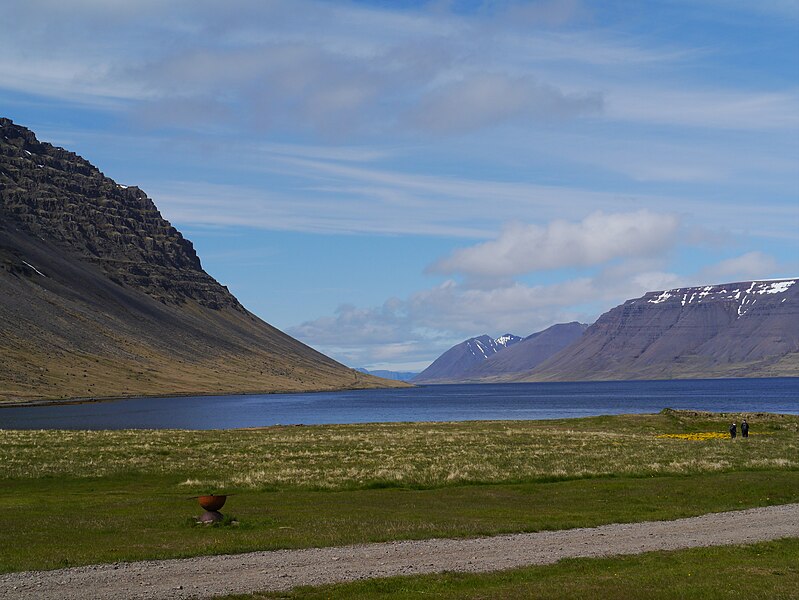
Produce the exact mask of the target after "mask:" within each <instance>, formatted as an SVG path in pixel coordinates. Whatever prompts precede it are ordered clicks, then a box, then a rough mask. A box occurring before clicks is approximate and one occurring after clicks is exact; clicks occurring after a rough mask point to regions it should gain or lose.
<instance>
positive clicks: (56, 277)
mask: <svg viewBox="0 0 799 600" xmlns="http://www.w3.org/2000/svg"><path fill="white" fill-rule="evenodd" d="M383 385H390V384H389V382H386V381H383V380H380V379H377V378H374V377H371V376H369V375H364V374H360V373H357V372H355V371H353V370H351V369H348V368H346V367H344V366H343V365H341V364H339V363H337V362H335V361H333V360H332V359H330V358H328V357H326V356H324V355H322V354H320V353H318V352H316V351H315V350H313V349H311V348H309V347H308V346H305V345H304V344H302V343H300V342H298V341H297V340H295V339H293V338H291V337H289V336H287V335H285V334H284V333H282V332H280V331H278V330H277V329H275V328H274V327H272V326H270V325H268V324H267V323H265V322H263V321H261V320H260V319H258V318H257V317H255V316H254V315H252V314H251V313H249V312H248V311H247V310H246V309H245V308H244V307H242V306H241V304H240V303H239V302H238V301H237V300H236V298H235V297H233V295H232V294H231V293H230V292H229V291H228V290H227V289H226V288H225V287H223V286H221V285H220V284H219V283H217V282H216V281H215V280H214V279H213V278H212V277H211V276H210V275H208V274H207V273H206V272H205V271H203V269H202V267H201V265H200V260H199V258H198V257H197V254H196V253H195V251H194V248H193V246H192V244H191V242H189V241H188V240H186V239H185V238H183V236H182V235H181V234H180V232H178V231H177V230H176V229H175V228H174V227H172V226H171V225H170V224H169V223H168V222H167V221H166V220H164V219H163V218H162V217H161V215H160V213H159V212H158V209H157V208H156V207H155V205H154V204H153V202H152V201H151V200H150V199H149V198H148V197H147V196H146V195H145V194H144V192H142V191H141V190H139V189H138V188H133V187H131V188H126V187H124V186H120V185H117V184H116V183H115V182H114V181H113V180H111V179H109V178H107V177H105V176H104V175H103V174H102V173H101V172H100V171H98V170H97V169H96V168H95V167H94V166H92V165H91V164H90V163H88V162H87V161H85V160H84V159H82V158H81V157H79V156H77V155H76V154H73V153H72V152H68V151H66V150H63V149H61V148H55V147H53V146H51V145H50V144H47V143H41V142H39V141H38V140H37V139H36V137H35V136H34V134H33V133H32V132H31V131H29V130H27V129H25V128H23V127H20V126H17V125H15V124H13V123H12V122H11V121H10V120H8V119H0V401H4V400H6V401H7V400H35V399H51V398H73V397H106V396H129V395H161V394H192V393H234V392H256V391H278V390H285V391H299V390H317V389H338V388H345V387H373V386H383Z"/></svg>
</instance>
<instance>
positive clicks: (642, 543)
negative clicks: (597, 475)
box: [0, 504, 799, 600]
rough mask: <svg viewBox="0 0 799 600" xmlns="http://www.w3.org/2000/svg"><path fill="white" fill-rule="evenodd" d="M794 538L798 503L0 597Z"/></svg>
mask: <svg viewBox="0 0 799 600" xmlns="http://www.w3.org/2000/svg"><path fill="white" fill-rule="evenodd" d="M784 537H799V504H786V505H782V506H769V507H764V508H754V509H750V510H742V511H734V512H725V513H713V514H709V515H703V516H700V517H691V518H688V519H678V520H675V521H652V522H644V523H628V524H613V525H603V526H601V527H593V528H590V529H587V528H586V529H568V530H563V531H543V532H539V533H525V534H513V535H501V536H495V537H489V538H477V539H459V540H449V539H435V540H423V541H403V542H388V543H381V544H364V545H357V546H346V547H339V548H312V549H309V550H279V551H275V552H251V553H248V554H236V555H228V556H206V557H198V558H188V559H176V560H157V561H143V562H134V563H120V564H113V565H93V566H87V567H76V568H70V569H60V570H57V571H30V572H25V573H9V574H6V575H0V598H14V599H15V600H16V599H19V600H26V599H28V598H31V599H33V598H35V599H37V600H50V599H64V598H69V599H74V600H83V599H92V600H93V599H96V598H115V599H117V600H123V599H134V598H142V599H154V598H164V599H185V598H208V597H212V596H216V595H221V594H229V593H245V592H254V591H259V590H285V589H289V588H292V587H294V586H298V585H318V584H323V583H331V582H338V581H350V580H355V579H366V578H371V577H387V576H391V575H410V574H420V573H435V572H441V571H463V572H471V573H478V572H484V571H497V570H501V569H509V568H513V567H521V566H524V565H543V564H549V563H554V562H556V561H558V560H560V559H562V558H568V557H592V556H593V557H596V556H610V555H620V554H637V553H639V552H648V551H652V550H677V549H680V548H692V547H696V546H717V545H727V544H750V543H754V542H760V541H765V540H773V539H778V538H784Z"/></svg>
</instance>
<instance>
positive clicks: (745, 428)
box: [730, 419, 749, 439]
mask: <svg viewBox="0 0 799 600" xmlns="http://www.w3.org/2000/svg"><path fill="white" fill-rule="evenodd" d="M736 435H738V426H737V425H736V424H735V423H733V424H732V425H730V438H732V439H735V436H736ZM741 436H742V437H745V438H748V437H749V423H747V422H746V419H744V420H743V421H741Z"/></svg>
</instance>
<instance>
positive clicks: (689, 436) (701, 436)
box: [657, 431, 730, 442]
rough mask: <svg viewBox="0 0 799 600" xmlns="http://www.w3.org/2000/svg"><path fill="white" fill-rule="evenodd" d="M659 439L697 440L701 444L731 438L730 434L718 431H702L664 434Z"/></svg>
mask: <svg viewBox="0 0 799 600" xmlns="http://www.w3.org/2000/svg"><path fill="white" fill-rule="evenodd" d="M657 437H659V438H673V439H676V440H695V441H697V442H701V441H704V440H715V439H722V438H727V437H730V434H729V433H719V432H718V431H702V432H699V433H662V434H660V435H659V436H657Z"/></svg>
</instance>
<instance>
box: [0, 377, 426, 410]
mask: <svg viewBox="0 0 799 600" xmlns="http://www.w3.org/2000/svg"><path fill="white" fill-rule="evenodd" d="M387 381H388V380H387ZM397 383H404V382H397ZM412 387H418V386H414V385H411V384H405V385H388V386H379V387H378V386H370V387H342V388H330V389H318V388H317V389H308V390H271V391H255V392H233V393H218V392H174V393H171V394H170V393H166V394H133V395H130V396H97V397H85V398H83V397H77V398H52V399H49V398H37V399H35V400H11V401H9V402H4V401H0V409H3V408H31V407H36V406H64V405H70V404H99V403H102V402H118V401H120V400H143V399H146V398H165V399H167V398H191V397H194V396H197V397H202V398H209V397H214V396H219V397H220V398H221V397H228V396H271V395H275V394H321V393H324V392H357V391H361V390H363V391H367V390H391V389H407V388H412Z"/></svg>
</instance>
